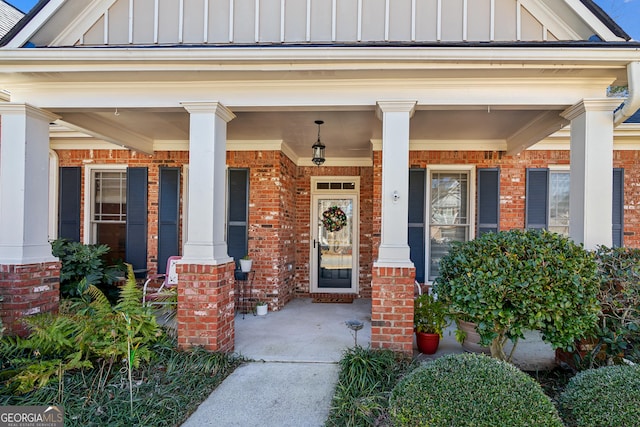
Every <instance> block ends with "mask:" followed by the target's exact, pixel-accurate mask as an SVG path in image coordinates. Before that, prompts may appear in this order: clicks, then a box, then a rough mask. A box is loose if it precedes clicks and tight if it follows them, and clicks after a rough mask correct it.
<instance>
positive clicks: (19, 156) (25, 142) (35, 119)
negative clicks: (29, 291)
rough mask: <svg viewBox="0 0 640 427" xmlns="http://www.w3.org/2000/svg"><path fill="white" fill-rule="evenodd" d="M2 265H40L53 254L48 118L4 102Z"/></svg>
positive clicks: (0, 112) (0, 176) (52, 117)
mask: <svg viewBox="0 0 640 427" xmlns="http://www.w3.org/2000/svg"><path fill="white" fill-rule="evenodd" d="M0 115H2V131H1V134H0V264H14V265H15V264H37V263H41V262H51V261H56V260H57V259H56V258H55V257H54V256H53V255H52V254H51V245H50V244H49V241H48V226H49V195H48V192H49V122H51V121H54V120H56V119H57V118H58V117H57V116H55V115H53V114H51V113H49V112H46V111H43V110H39V109H37V108H35V107H33V106H31V105H27V104H11V103H8V104H0Z"/></svg>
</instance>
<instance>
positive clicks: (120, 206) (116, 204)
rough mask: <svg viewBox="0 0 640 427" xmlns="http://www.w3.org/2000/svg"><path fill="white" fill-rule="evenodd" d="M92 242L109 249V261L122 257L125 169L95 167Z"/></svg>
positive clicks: (124, 245) (125, 201)
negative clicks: (104, 245) (97, 168)
mask: <svg viewBox="0 0 640 427" xmlns="http://www.w3.org/2000/svg"><path fill="white" fill-rule="evenodd" d="M91 178H92V179H91V181H92V196H93V197H92V198H93V201H92V212H91V242H92V243H96V244H106V245H108V246H109V247H110V248H111V252H110V258H111V261H114V260H118V259H123V260H124V259H125V249H126V243H125V242H126V224H127V173H126V170H94V171H93V172H92V176H91Z"/></svg>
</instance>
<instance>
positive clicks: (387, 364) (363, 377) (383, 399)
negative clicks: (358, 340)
mask: <svg viewBox="0 0 640 427" xmlns="http://www.w3.org/2000/svg"><path fill="white" fill-rule="evenodd" d="M411 365H412V362H411V360H410V359H408V358H404V357H402V356H401V355H399V354H398V353H394V352H393V351H391V350H372V349H365V348H363V347H360V346H356V347H353V348H350V349H348V350H346V351H345V352H344V354H343V357H342V359H341V360H340V373H339V376H338V384H337V385H336V392H335V395H334V398H333V401H332V404H331V413H330V414H329V418H328V420H327V422H326V426H328V427H344V426H368V425H384V423H385V422H386V421H385V420H386V413H387V407H388V401H389V395H390V393H391V390H392V389H393V387H394V386H395V385H396V383H397V382H398V380H399V379H400V378H401V377H402V376H403V375H404V374H405V373H406V372H408V371H409V370H410V366H411Z"/></svg>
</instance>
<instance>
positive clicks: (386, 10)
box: [384, 0, 391, 41]
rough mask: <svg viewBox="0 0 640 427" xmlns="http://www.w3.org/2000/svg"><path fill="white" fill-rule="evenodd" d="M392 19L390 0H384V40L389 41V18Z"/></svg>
mask: <svg viewBox="0 0 640 427" xmlns="http://www.w3.org/2000/svg"><path fill="white" fill-rule="evenodd" d="M390 19H391V11H390V10H389V0H385V2H384V40H385V41H389V20H390Z"/></svg>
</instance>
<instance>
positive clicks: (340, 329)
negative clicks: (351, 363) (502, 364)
mask: <svg viewBox="0 0 640 427" xmlns="http://www.w3.org/2000/svg"><path fill="white" fill-rule="evenodd" d="M348 320H359V321H361V322H362V323H363V324H364V326H363V328H362V330H360V331H358V344H359V345H360V346H362V347H368V346H369V345H370V344H371V300H370V299H356V300H354V301H353V303H352V304H315V303H312V302H311V299H310V298H300V299H295V300H293V301H291V302H290V303H289V304H287V305H286V306H285V307H284V308H283V309H282V310H280V311H276V312H269V313H268V314H267V315H266V316H254V315H253V314H250V313H249V314H245V316H244V319H243V318H242V314H237V315H236V318H235V327H236V330H235V336H236V342H235V344H236V345H235V351H236V353H238V354H240V355H242V356H244V357H246V358H248V359H253V360H262V361H266V362H324V363H331V362H337V361H339V360H340V358H341V356H342V353H343V352H344V350H346V349H347V348H349V347H353V346H354V341H355V340H354V332H353V331H351V330H350V329H349V328H348V327H347V325H346V323H345V322H347V321H348ZM510 350H511V344H510V343H509V344H508V345H507V354H508V352H509V351H510ZM462 352H464V350H463V349H462V346H461V345H460V344H459V343H458V342H457V341H456V340H455V325H454V326H450V327H449V328H448V329H447V330H446V331H445V333H444V336H443V337H442V339H441V341H440V346H439V348H438V351H437V352H436V354H434V355H423V354H420V353H419V352H418V349H417V347H416V345H415V337H414V356H415V357H418V358H419V359H420V360H431V359H434V358H437V357H440V356H443V355H445V354H452V353H462ZM513 362H514V364H515V365H516V366H518V367H520V368H521V369H525V370H538V369H539V370H543V369H549V368H552V367H553V366H554V364H555V352H554V351H553V349H552V348H551V347H550V346H549V345H548V344H546V343H544V342H542V340H541V338H540V334H539V333H536V332H529V333H527V334H526V339H525V340H521V341H520V342H519V343H518V346H517V348H516V352H515V353H514V360H513Z"/></svg>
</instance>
